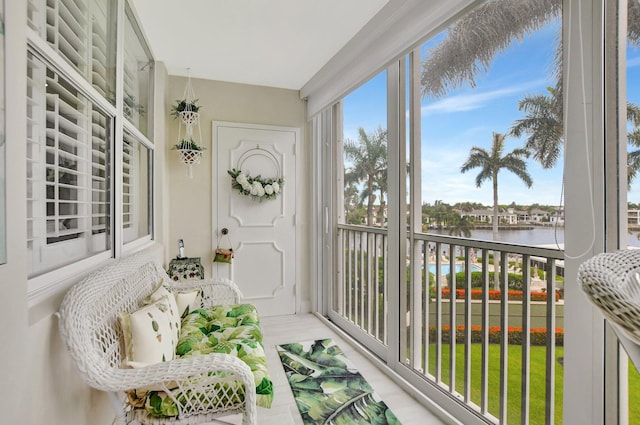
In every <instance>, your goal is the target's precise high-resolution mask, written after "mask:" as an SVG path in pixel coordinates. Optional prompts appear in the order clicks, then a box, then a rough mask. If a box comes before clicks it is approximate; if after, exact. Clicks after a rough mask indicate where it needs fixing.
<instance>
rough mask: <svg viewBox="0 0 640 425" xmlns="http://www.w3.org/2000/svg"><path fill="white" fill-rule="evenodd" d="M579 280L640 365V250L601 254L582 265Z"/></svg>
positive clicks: (637, 364) (590, 298) (636, 363)
mask: <svg viewBox="0 0 640 425" xmlns="http://www.w3.org/2000/svg"><path fill="white" fill-rule="evenodd" d="M578 284H579V285H580V287H581V288H582V290H583V291H584V293H585V294H586V295H587V297H588V298H589V300H590V301H591V302H592V303H593V304H595V305H596V306H597V307H598V309H599V310H600V311H601V312H602V313H603V314H604V316H605V318H607V319H608V320H609V322H610V324H611V325H612V328H613V329H614V331H615V332H616V334H617V335H618V337H619V339H620V341H621V342H622V344H623V346H624V347H625V350H626V351H627V353H628V354H629V357H631V359H632V360H633V362H634V364H635V365H636V367H638V366H640V250H622V251H615V252H605V253H602V254H598V255H596V256H594V257H592V258H590V259H589V260H587V261H585V262H584V263H582V264H581V265H580V268H579V269H578Z"/></svg>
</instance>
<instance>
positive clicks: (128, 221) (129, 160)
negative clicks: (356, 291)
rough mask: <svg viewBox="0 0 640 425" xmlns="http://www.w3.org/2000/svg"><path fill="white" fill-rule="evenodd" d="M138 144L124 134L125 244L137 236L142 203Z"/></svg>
mask: <svg viewBox="0 0 640 425" xmlns="http://www.w3.org/2000/svg"><path fill="white" fill-rule="evenodd" d="M137 145H138V142H137V140H135V139H134V138H133V137H132V136H131V135H130V134H129V133H128V132H126V131H125V132H124V138H123V152H122V227H123V233H124V235H123V239H124V242H125V243H126V242H129V241H131V240H133V239H134V238H135V237H136V235H137V233H138V232H137V228H136V225H137V220H136V217H137V211H136V207H137V205H138V204H139V203H140V200H139V199H138V196H137V193H136V188H137V187H138V186H139V182H138V179H139V169H138V168H139V167H138V164H139V163H140V157H139V151H138V149H137Z"/></svg>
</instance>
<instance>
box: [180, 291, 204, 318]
mask: <svg viewBox="0 0 640 425" xmlns="http://www.w3.org/2000/svg"><path fill="white" fill-rule="evenodd" d="M198 295H200V291H198V290H196V291H192V292H176V293H175V294H174V296H175V297H176V304H177V305H178V313H179V314H180V318H182V319H184V318H185V317H186V316H187V314H189V313H191V312H192V311H193V310H197V309H199V308H200V306H199V305H198V304H196V300H197V299H198Z"/></svg>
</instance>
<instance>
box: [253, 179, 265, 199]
mask: <svg viewBox="0 0 640 425" xmlns="http://www.w3.org/2000/svg"><path fill="white" fill-rule="evenodd" d="M260 190H263V191H264V189H262V185H261V184H260V182H253V184H252V185H251V194H252V195H253V196H258V193H259V191H260Z"/></svg>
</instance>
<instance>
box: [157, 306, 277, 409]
mask: <svg viewBox="0 0 640 425" xmlns="http://www.w3.org/2000/svg"><path fill="white" fill-rule="evenodd" d="M209 353H225V354H230V355H233V356H236V357H238V358H239V359H240V360H242V361H244V362H245V363H246V364H247V365H248V366H249V367H250V368H251V371H252V372H253V377H254V380H255V383H256V394H257V405H258V406H261V407H266V408H269V407H271V403H272V401H273V384H272V381H271V378H270V376H269V372H268V370H267V358H266V355H265V352H264V347H263V345H262V332H261V331H260V319H259V317H258V313H257V311H256V308H255V307H254V306H253V305H250V304H239V305H226V306H213V307H210V308H208V309H198V310H194V311H193V312H191V313H190V314H188V315H187V316H186V317H185V318H184V319H183V321H182V327H181V331H180V338H179V340H178V345H177V348H176V358H181V357H182V358H186V357H191V356H198V355H203V354H209ZM152 393H153V392H152ZM146 408H147V411H149V412H150V413H151V414H152V415H154V416H165V417H166V416H176V415H177V413H178V411H177V410H178V409H177V408H176V406H175V404H174V402H173V401H172V400H171V399H170V398H168V397H164V394H150V395H149V397H148V398H147V403H146Z"/></svg>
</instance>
